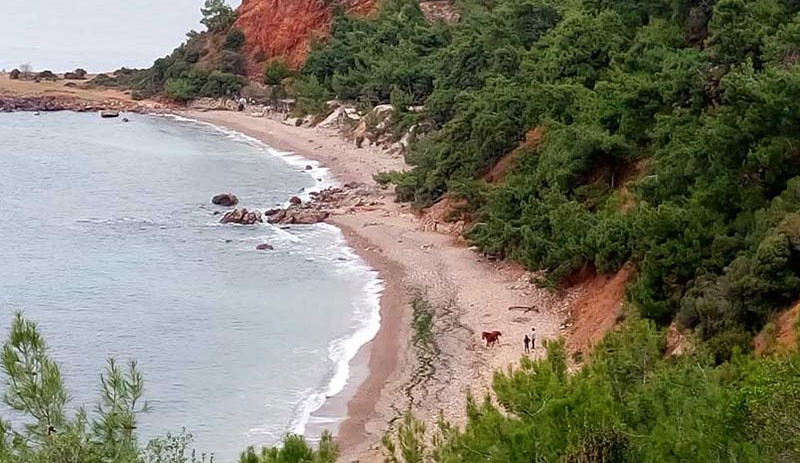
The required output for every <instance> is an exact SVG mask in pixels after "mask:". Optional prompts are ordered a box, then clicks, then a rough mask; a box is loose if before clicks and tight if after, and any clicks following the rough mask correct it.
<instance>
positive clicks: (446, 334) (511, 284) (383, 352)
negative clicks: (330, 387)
mask: <svg viewBox="0 0 800 463" xmlns="http://www.w3.org/2000/svg"><path fill="white" fill-rule="evenodd" d="M182 115H183V116H185V117H189V118H192V119H197V120H201V121H204V122H208V123H212V124H216V125H219V126H223V127H226V128H229V129H232V130H236V131H239V132H242V133H245V134H247V135H249V136H252V137H255V138H258V139H260V140H261V141H263V142H265V143H267V144H269V145H271V146H273V147H275V148H278V149H281V150H287V151H293V152H295V153H296V154H299V155H301V156H304V157H307V158H309V159H314V160H316V161H319V162H320V163H321V164H322V166H324V167H328V168H330V169H331V173H332V174H333V175H334V176H335V177H336V178H337V179H338V180H339V181H341V182H353V181H355V182H359V183H365V184H371V185H374V180H373V179H372V176H373V174H375V173H377V172H381V171H386V170H402V169H406V168H408V166H407V165H406V164H405V162H404V160H403V158H402V157H401V156H398V155H390V154H388V153H387V152H386V151H383V150H381V149H379V148H376V147H364V148H361V149H357V148H356V147H355V146H354V144H352V143H351V142H348V141H346V140H344V139H343V138H342V137H341V136H340V135H339V134H338V132H337V131H335V130H332V129H315V128H303V127H293V126H288V125H285V124H282V123H281V122H279V121H276V120H272V119H268V118H259V117H250V116H248V115H247V114H246V113H236V112H230V111H209V112H195V111H190V112H186V113H184V114H182ZM379 202H380V205H379V206H377V207H371V208H363V209H359V210H355V209H352V208H351V209H350V210H347V211H342V212H340V213H335V214H334V215H333V216H331V218H330V219H329V220H328V221H329V222H331V223H333V224H335V225H337V226H338V227H340V228H341V229H342V230H343V232H344V234H345V236H346V237H347V239H348V241H349V243H350V245H351V246H352V247H353V248H354V249H356V251H357V252H358V253H359V254H360V255H361V256H362V257H363V258H364V259H365V260H366V261H367V262H368V263H369V264H370V265H371V266H373V267H374V268H375V269H377V270H378V271H379V273H380V275H381V277H382V278H383V280H384V281H385V282H386V289H385V291H384V294H383V297H382V300H381V329H380V331H379V333H378V335H377V336H376V338H375V339H374V340H373V341H372V342H370V343H368V344H367V345H365V346H364V348H363V349H362V351H363V352H362V353H360V355H359V358H360V359H362V361H367V362H368V366H369V373H368V375H367V377H366V379H365V380H364V382H363V383H362V384H361V385H360V386H359V388H358V390H357V391H356V393H355V395H354V397H353V398H352V400H350V402H349V403H348V406H347V409H348V418H347V419H346V420H345V421H344V423H342V425H341V426H340V429H339V432H338V437H339V442H340V444H341V447H342V450H343V456H342V461H346V462H350V461H362V462H367V461H369V462H371V461H376V462H377V461H382V458H381V453H380V446H379V444H378V443H379V440H380V436H381V435H382V434H383V433H384V432H385V431H386V430H387V429H391V423H393V422H394V420H395V419H396V418H397V417H398V416H401V415H402V414H403V413H404V412H405V411H406V410H408V409H411V410H413V411H414V413H415V414H416V415H417V416H418V417H420V418H423V419H425V420H426V421H427V422H429V423H432V422H433V421H434V420H435V418H436V417H437V416H438V414H439V412H440V411H441V412H443V413H444V416H445V417H447V418H448V419H450V420H451V421H452V422H454V423H456V424H463V422H464V414H465V405H466V393H467V392H468V391H471V392H472V393H473V394H475V395H476V396H483V395H484V394H486V393H488V392H490V384H491V379H492V375H493V373H494V371H496V370H498V369H505V368H506V367H507V366H508V365H510V364H515V363H516V362H518V360H519V359H520V357H521V356H522V355H523V352H522V338H523V336H524V335H525V334H526V333H530V331H531V328H534V327H535V328H536V333H537V341H536V349H535V350H534V352H533V354H532V355H533V356H541V355H543V354H544V349H542V348H541V341H542V340H544V339H552V338H556V337H558V336H560V335H562V334H564V331H563V326H564V321H565V319H566V318H567V316H568V312H569V308H570V304H571V302H572V301H574V300H575V299H576V298H578V297H579V295H580V289H579V288H576V289H573V290H570V291H567V292H562V293H553V292H550V291H547V290H544V289H540V288H537V287H535V286H534V285H532V284H531V283H530V278H531V275H530V274H529V273H528V272H525V271H524V270H523V269H521V268H520V267H519V266H516V265H514V264H509V263H504V262H492V261H489V260H488V259H486V258H484V257H482V256H480V255H479V254H477V253H476V252H474V251H473V250H470V249H469V248H468V247H467V245H465V244H464V243H463V242H462V241H461V240H460V239H458V238H457V233H455V230H452V229H451V226H450V225H448V224H444V223H443V224H437V225H436V226H431V223H430V220H428V219H427V218H426V216H425V215H420V214H418V213H416V212H415V211H413V210H412V209H411V208H410V207H409V206H408V205H401V204H398V203H396V202H395V201H394V197H393V194H392V192H391V190H386V191H382V192H381V193H380V201H379ZM434 228H435V231H434ZM415 297H416V298H419V299H422V300H425V301H426V302H427V303H428V306H429V308H430V311H431V312H432V316H433V325H432V328H431V330H432V332H433V339H434V343H435V345H433V346H422V347H420V346H415V345H414V342H413V338H414V330H413V329H412V300H413V299H414V298H415ZM514 306H526V307H533V310H530V311H525V310H516V309H515V310H509V307H514ZM492 330H498V331H501V332H502V333H503V335H502V337H501V341H500V344H499V345H498V346H494V347H491V348H487V347H486V346H485V345H484V343H483V342H482V340H481V332H482V331H492ZM367 359H368V360H367Z"/></svg>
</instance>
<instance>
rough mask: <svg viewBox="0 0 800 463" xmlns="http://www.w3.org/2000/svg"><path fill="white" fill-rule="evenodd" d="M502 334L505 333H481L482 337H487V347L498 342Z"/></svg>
mask: <svg viewBox="0 0 800 463" xmlns="http://www.w3.org/2000/svg"><path fill="white" fill-rule="evenodd" d="M502 334H503V333H501V332H499V331H484V332H483V333H481V339H485V340H486V347H490V346H493V345H495V344H497V343H498V342H499V341H500V336H502Z"/></svg>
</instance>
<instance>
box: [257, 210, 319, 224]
mask: <svg viewBox="0 0 800 463" xmlns="http://www.w3.org/2000/svg"><path fill="white" fill-rule="evenodd" d="M328 217H330V213H329V212H327V211H320V210H317V209H285V210H281V211H280V212H278V213H276V214H273V215H271V216H269V217H267V222H269V223H272V224H298V225H311V224H315V223H320V222H324V221H325V220H327V219H328Z"/></svg>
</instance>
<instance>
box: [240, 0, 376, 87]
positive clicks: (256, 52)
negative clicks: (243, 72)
mask: <svg viewBox="0 0 800 463" xmlns="http://www.w3.org/2000/svg"><path fill="white" fill-rule="evenodd" d="M375 3H376V0H334V1H333V2H332V1H330V0H327V1H325V0H244V1H243V2H242V6H241V7H240V8H239V11H238V13H239V14H238V19H237V20H236V26H237V27H238V28H240V29H241V30H242V31H243V32H244V35H245V38H246V39H245V53H246V54H247V58H248V61H249V62H250V64H251V68H252V69H251V70H252V71H253V72H255V73H259V72H260V71H261V70H260V69H258V64H259V63H261V62H264V61H267V60H269V59H271V58H275V57H284V58H285V59H286V61H287V63H288V64H289V65H290V66H291V67H292V68H298V67H300V66H301V65H302V64H303V61H304V60H305V58H306V54H307V53H308V50H309V49H310V48H311V43H312V41H313V39H314V38H316V37H324V36H326V35H327V34H328V33H329V32H330V27H331V20H332V19H333V8H334V5H338V6H340V7H341V8H342V9H343V10H344V11H345V12H346V13H348V14H355V15H365V14H368V13H370V12H371V11H372V10H373V8H374V7H375Z"/></svg>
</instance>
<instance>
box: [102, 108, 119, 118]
mask: <svg viewBox="0 0 800 463" xmlns="http://www.w3.org/2000/svg"><path fill="white" fill-rule="evenodd" d="M100 117H102V118H103V119H108V118H111V117H119V111H113V110H110V109H107V110H103V111H100Z"/></svg>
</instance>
